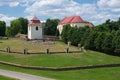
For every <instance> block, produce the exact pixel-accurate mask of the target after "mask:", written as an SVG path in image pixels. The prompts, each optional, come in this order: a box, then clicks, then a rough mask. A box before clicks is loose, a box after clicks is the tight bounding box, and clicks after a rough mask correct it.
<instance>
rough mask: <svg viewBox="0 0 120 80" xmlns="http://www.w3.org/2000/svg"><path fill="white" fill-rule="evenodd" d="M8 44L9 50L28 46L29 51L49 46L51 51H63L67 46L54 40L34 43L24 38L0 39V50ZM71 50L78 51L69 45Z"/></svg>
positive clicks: (37, 50)
mask: <svg viewBox="0 0 120 80" xmlns="http://www.w3.org/2000/svg"><path fill="white" fill-rule="evenodd" d="M7 46H9V47H10V48H11V51H15V52H23V49H24V48H28V51H29V52H45V50H46V48H49V49H50V51H52V52H63V51H65V48H67V47H68V46H67V45H66V44H64V43H63V42H61V41H55V45H39V44H37V45H34V44H30V43H29V42H27V41H25V40H20V39H15V40H11V39H10V40H0V50H5V48H6V47H7ZM70 50H71V51H78V49H77V48H76V47H73V46H72V47H70Z"/></svg>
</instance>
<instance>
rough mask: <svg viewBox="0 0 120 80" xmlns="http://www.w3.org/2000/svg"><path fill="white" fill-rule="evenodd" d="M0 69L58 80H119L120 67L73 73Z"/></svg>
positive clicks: (0, 67) (3, 66)
mask: <svg viewBox="0 0 120 80" xmlns="http://www.w3.org/2000/svg"><path fill="white" fill-rule="evenodd" d="M0 69H6V70H11V71H18V72H23V73H28V74H33V75H38V76H43V77H48V78H53V79H57V80H119V79H120V67H113V68H96V69H86V70H71V71H42V70H30V69H22V68H17V67H12V66H5V65H1V64H0Z"/></svg>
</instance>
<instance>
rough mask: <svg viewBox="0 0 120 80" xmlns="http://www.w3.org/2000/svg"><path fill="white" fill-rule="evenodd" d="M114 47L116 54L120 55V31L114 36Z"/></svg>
mask: <svg viewBox="0 0 120 80" xmlns="http://www.w3.org/2000/svg"><path fill="white" fill-rule="evenodd" d="M112 47H113V48H114V52H115V53H119V54H120V30H118V31H117V32H116V33H115V35H114V38H113V45H112Z"/></svg>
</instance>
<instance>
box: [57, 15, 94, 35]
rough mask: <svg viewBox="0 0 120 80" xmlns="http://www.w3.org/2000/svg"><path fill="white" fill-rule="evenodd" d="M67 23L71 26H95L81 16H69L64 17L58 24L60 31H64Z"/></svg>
mask: <svg viewBox="0 0 120 80" xmlns="http://www.w3.org/2000/svg"><path fill="white" fill-rule="evenodd" d="M66 24H70V25H71V27H75V26H77V27H84V26H88V27H93V24H92V23H89V22H85V21H84V20H83V19H82V18H81V17H80V16H68V17H65V18H64V19H62V20H61V21H60V22H59V24H58V26H57V29H58V30H59V33H60V34H61V33H62V30H63V26H64V25H66Z"/></svg>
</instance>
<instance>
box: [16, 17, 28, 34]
mask: <svg viewBox="0 0 120 80" xmlns="http://www.w3.org/2000/svg"><path fill="white" fill-rule="evenodd" d="M18 20H19V23H20V24H21V28H20V33H21V34H27V32H28V31H27V29H28V20H27V19H25V18H22V17H21V18H18Z"/></svg>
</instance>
